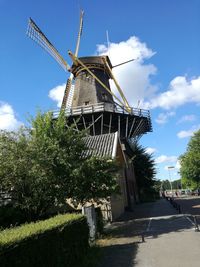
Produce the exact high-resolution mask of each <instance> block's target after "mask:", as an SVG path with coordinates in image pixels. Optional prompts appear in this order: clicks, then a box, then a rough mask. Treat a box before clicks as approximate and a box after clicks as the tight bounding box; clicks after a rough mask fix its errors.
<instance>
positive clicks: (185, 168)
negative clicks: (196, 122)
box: [180, 130, 200, 187]
mask: <svg viewBox="0 0 200 267" xmlns="http://www.w3.org/2000/svg"><path fill="white" fill-rule="evenodd" d="M180 162H181V169H180V173H181V176H182V178H183V179H184V181H185V182H186V181H188V184H192V183H193V184H196V185H197V187H199V184H200V130H199V131H197V132H196V133H195V134H194V136H192V137H191V139H190V141H189V143H188V146H187V150H186V152H185V153H184V154H183V155H181V156H180ZM186 183H187V182H186Z"/></svg>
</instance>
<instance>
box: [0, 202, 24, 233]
mask: <svg viewBox="0 0 200 267" xmlns="http://www.w3.org/2000/svg"><path fill="white" fill-rule="evenodd" d="M25 222H26V216H25V214H24V212H23V211H22V210H20V208H18V207H13V205H12V204H7V205H5V206H0V228H8V227H10V226H17V225H19V224H22V223H25Z"/></svg>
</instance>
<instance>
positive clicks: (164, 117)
mask: <svg viewBox="0 0 200 267" xmlns="http://www.w3.org/2000/svg"><path fill="white" fill-rule="evenodd" d="M175 114H176V113H175V112H173V111H171V112H166V113H160V114H159V115H158V118H157V119H156V120H155V121H156V122H157V123H159V124H165V123H166V122H168V119H169V117H173V116H175Z"/></svg>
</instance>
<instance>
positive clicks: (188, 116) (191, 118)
mask: <svg viewBox="0 0 200 267" xmlns="http://www.w3.org/2000/svg"><path fill="white" fill-rule="evenodd" d="M196 119H197V118H196V116H195V115H193V114H192V115H185V116H183V117H182V118H180V120H179V121H178V123H182V122H187V121H189V122H190V121H195V120H196Z"/></svg>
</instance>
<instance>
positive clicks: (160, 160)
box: [155, 155, 177, 163]
mask: <svg viewBox="0 0 200 267" xmlns="http://www.w3.org/2000/svg"><path fill="white" fill-rule="evenodd" d="M176 161H177V157H176V156H166V155H161V156H159V157H157V158H156V160H155V162H156V163H164V162H176Z"/></svg>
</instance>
